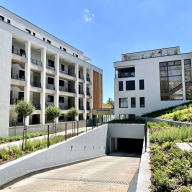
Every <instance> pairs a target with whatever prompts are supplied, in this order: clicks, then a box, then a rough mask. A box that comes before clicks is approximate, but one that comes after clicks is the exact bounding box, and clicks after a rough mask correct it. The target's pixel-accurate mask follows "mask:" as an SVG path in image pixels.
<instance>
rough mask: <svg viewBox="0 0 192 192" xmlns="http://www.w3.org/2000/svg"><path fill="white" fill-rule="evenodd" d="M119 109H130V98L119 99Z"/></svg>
mask: <svg viewBox="0 0 192 192" xmlns="http://www.w3.org/2000/svg"><path fill="white" fill-rule="evenodd" d="M119 108H128V98H119Z"/></svg>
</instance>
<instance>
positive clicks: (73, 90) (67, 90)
mask: <svg viewBox="0 0 192 192" xmlns="http://www.w3.org/2000/svg"><path fill="white" fill-rule="evenodd" d="M59 91H63V92H69V93H76V91H75V89H71V88H66V87H63V86H59Z"/></svg>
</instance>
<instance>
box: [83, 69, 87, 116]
mask: <svg viewBox="0 0 192 192" xmlns="http://www.w3.org/2000/svg"><path fill="white" fill-rule="evenodd" d="M83 76H84V79H85V83H83V90H84V95H85V97H84V98H83V106H84V109H85V112H84V113H83V119H84V120H86V119H87V68H86V67H84V68H83Z"/></svg>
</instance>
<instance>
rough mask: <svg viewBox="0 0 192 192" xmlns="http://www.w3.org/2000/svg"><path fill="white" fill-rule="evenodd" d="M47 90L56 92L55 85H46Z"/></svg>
mask: <svg viewBox="0 0 192 192" xmlns="http://www.w3.org/2000/svg"><path fill="white" fill-rule="evenodd" d="M46 89H51V90H55V85H53V84H46Z"/></svg>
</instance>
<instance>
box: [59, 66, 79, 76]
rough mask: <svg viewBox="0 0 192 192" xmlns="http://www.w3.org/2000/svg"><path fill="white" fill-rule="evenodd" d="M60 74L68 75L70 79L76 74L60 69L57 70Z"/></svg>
mask: <svg viewBox="0 0 192 192" xmlns="http://www.w3.org/2000/svg"><path fill="white" fill-rule="evenodd" d="M59 72H60V73H63V74H66V75H70V76H72V77H76V74H75V73H73V72H70V71H63V70H62V69H61V68H60V69H59Z"/></svg>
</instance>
